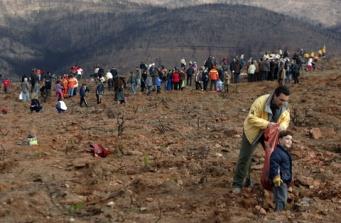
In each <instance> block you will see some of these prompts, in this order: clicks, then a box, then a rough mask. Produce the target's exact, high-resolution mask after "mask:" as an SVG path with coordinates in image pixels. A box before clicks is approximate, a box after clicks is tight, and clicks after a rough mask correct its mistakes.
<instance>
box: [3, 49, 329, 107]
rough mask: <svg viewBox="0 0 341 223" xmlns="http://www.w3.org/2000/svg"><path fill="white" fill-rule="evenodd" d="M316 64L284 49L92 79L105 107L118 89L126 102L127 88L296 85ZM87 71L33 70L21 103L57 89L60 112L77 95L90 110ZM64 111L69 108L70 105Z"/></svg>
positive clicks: (100, 72) (6, 85) (24, 81)
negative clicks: (110, 94)
mask: <svg viewBox="0 0 341 223" xmlns="http://www.w3.org/2000/svg"><path fill="white" fill-rule="evenodd" d="M320 53H321V55H320V54H319V56H323V55H324V53H325V49H324V51H322V50H321V52H320ZM309 55H310V54H309ZM314 56H315V55H314ZM316 60H317V58H315V57H311V56H309V57H307V53H305V52H304V51H303V50H298V51H297V52H295V53H294V54H293V55H289V52H288V51H287V50H284V51H282V50H279V51H278V52H276V53H265V54H263V55H262V56H261V57H260V58H258V59H256V58H249V59H248V60H246V59H245V57H244V55H243V54H242V55H239V56H235V57H234V58H232V60H231V61H229V60H228V59H227V58H223V59H222V60H220V61H217V59H216V58H215V57H213V56H209V57H208V58H207V59H206V61H205V62H204V63H203V65H202V66H199V65H198V64H197V62H195V61H189V62H188V63H187V61H186V60H185V59H181V60H180V63H179V66H174V67H172V68H167V67H165V66H163V65H156V64H155V63H151V64H145V63H141V64H139V65H138V66H136V68H135V70H134V71H132V72H130V73H129V74H128V75H121V74H119V72H118V70H117V69H115V68H111V69H109V70H108V71H105V69H104V68H102V67H101V66H99V65H97V66H95V68H94V70H93V72H91V75H90V78H91V80H93V82H95V83H96V89H95V91H94V92H95V94H96V99H97V104H100V103H102V98H103V95H104V92H105V89H106V90H107V91H114V92H115V94H114V95H115V96H114V100H115V101H117V102H118V103H119V104H124V103H125V101H126V100H125V89H127V86H129V88H130V93H131V94H132V95H136V94H137V92H138V91H140V92H142V93H145V94H146V95H150V94H151V93H152V92H156V94H159V93H161V91H179V90H183V89H184V88H190V89H196V90H201V91H208V90H210V91H217V92H228V91H229V85H230V84H231V83H234V84H238V83H240V82H241V79H243V78H244V79H246V80H247V81H248V82H256V81H277V82H278V83H279V85H280V86H285V85H288V84H290V83H291V82H292V81H293V83H294V84H296V83H299V76H300V72H301V70H302V67H303V65H304V64H305V68H304V69H305V70H306V71H312V70H313V69H314V68H315V61H316ZM83 72H84V70H83V68H82V67H81V66H79V65H73V66H72V67H71V68H70V70H69V72H68V74H63V75H60V76H56V75H53V74H52V73H50V72H44V71H43V70H42V69H36V68H35V69H32V72H31V73H30V74H29V75H26V74H25V75H23V76H22V78H21V84H20V86H21V91H20V95H19V99H20V100H22V101H24V102H27V101H30V100H31V101H32V100H33V99H35V101H36V100H39V99H40V98H41V99H42V100H43V101H44V102H46V100H47V98H48V97H49V96H51V92H52V90H53V87H54V91H55V95H56V101H57V105H56V109H57V110H58V111H59V112H61V111H62V110H63V109H60V104H63V105H65V102H64V100H65V99H66V98H71V97H74V96H76V95H77V93H79V98H80V99H79V100H80V102H79V105H80V106H88V102H87V99H86V98H87V94H88V92H89V87H88V86H87V83H86V81H85V79H84V77H83ZM80 82H82V83H81V84H80ZM2 85H3V91H4V92H5V93H6V92H8V90H9V89H10V85H11V81H10V80H9V79H8V78H3V80H2ZM53 85H54V86H53ZM57 107H58V108H57ZM62 107H63V108H65V107H66V105H65V106H62ZM40 110H41V109H40ZM64 110H65V109H64Z"/></svg>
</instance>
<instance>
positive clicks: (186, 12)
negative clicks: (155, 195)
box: [0, 0, 341, 75]
mask: <svg viewBox="0 0 341 223" xmlns="http://www.w3.org/2000/svg"><path fill="white" fill-rule="evenodd" d="M6 1H7V0H6ZM22 1H24V0H22ZM22 1H14V3H18V2H22ZM25 1H27V2H30V0H25ZM62 1H64V0H61V2H62ZM1 2H2V3H3V2H4V1H1ZM31 2H38V3H39V4H38V3H37V4H38V6H39V5H40V6H42V5H44V4H47V5H48V1H44V0H39V1H35V0H31ZM50 2H53V1H50ZM61 2H59V5H58V4H56V5H53V7H50V8H49V7H45V8H44V7H40V6H39V7H40V8H39V7H38V6H37V5H33V6H30V7H31V9H30V11H29V12H25V13H24V12H23V13H21V14H20V16H13V12H12V16H10V15H11V13H10V12H9V9H8V10H7V12H6V13H3V14H2V15H3V16H4V17H5V19H3V20H2V21H3V23H2V24H3V25H0V33H1V35H0V69H1V70H0V72H1V73H14V74H18V75H20V74H21V73H23V72H29V70H30V69H31V68H32V67H34V66H35V67H37V66H38V67H42V68H44V69H47V70H50V71H53V72H55V71H57V72H61V71H63V70H65V69H67V67H69V66H71V65H73V64H75V63H78V64H82V65H83V66H84V67H85V68H86V69H87V70H92V66H93V65H94V64H97V63H100V64H102V66H105V67H107V68H108V67H110V66H116V67H118V68H119V69H120V70H122V71H128V70H129V69H132V68H133V67H134V66H135V65H137V64H139V63H140V62H141V61H144V62H157V63H162V64H165V65H167V66H174V65H176V64H177V63H178V62H179V58H181V57H185V58H191V59H195V60H197V61H198V62H199V63H202V62H203V60H204V59H205V58H206V57H207V56H208V55H216V56H218V57H222V56H231V55H234V54H236V53H245V54H246V55H259V52H260V51H264V50H274V49H278V48H289V49H290V50H294V49H297V48H300V47H302V48H306V49H318V48H319V47H321V46H322V45H323V44H326V45H327V48H328V49H330V51H329V52H332V53H340V52H341V50H340V47H341V44H340V41H341V37H340V35H339V34H338V33H337V32H335V30H328V29H324V28H321V27H320V26H316V25H311V24H308V23H305V22H303V21H300V20H298V19H295V18H291V17H288V16H284V15H281V14H277V13H274V12H271V11H268V10H265V9H262V8H258V7H250V6H243V5H226V4H210V5H197V6H189V7H186V8H165V7H154V6H150V5H145V4H138V3H136V2H129V4H128V3H122V2H123V1H102V0H99V1H90V0H89V1H86V2H87V3H86V4H85V3H83V1H74V2H70V1H66V0H65V2H68V3H65V4H61ZM96 2H98V3H96ZM102 2H106V3H103V5H102ZM14 3H13V4H14ZM51 4H52V3H51ZM84 4H85V5H84ZM0 6H1V5H0ZM19 6H20V5H17V7H19ZM18 13H19V12H18ZM5 15H6V16H5Z"/></svg>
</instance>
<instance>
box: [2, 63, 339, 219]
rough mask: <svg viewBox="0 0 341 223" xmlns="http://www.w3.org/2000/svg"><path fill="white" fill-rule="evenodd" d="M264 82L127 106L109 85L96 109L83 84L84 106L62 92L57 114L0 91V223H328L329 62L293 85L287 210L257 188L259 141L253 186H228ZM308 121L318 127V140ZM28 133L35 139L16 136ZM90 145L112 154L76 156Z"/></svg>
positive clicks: (333, 202)
mask: <svg viewBox="0 0 341 223" xmlns="http://www.w3.org/2000/svg"><path fill="white" fill-rule="evenodd" d="M334 67H335V66H334ZM274 87H275V83H270V82H264V83H253V84H245V83H243V84H241V85H240V86H239V87H238V92H237V91H236V89H235V88H233V89H232V90H231V91H232V92H231V94H230V95H228V96H227V97H226V96H221V95H219V94H216V93H214V92H208V93H203V92H198V91H191V90H188V89H187V90H185V91H184V92H171V93H165V92H163V93H162V94H160V95H158V96H156V95H153V96H151V97H147V96H145V95H138V96H135V97H132V96H129V97H128V103H127V104H126V105H125V106H118V105H117V104H115V103H113V101H112V98H113V96H112V94H111V93H109V92H106V95H105V97H104V104H102V105H100V106H97V105H96V104H95V98H94V95H93V94H94V91H93V90H92V92H91V94H90V99H89V101H90V107H89V108H80V107H79V106H78V97H77V98H73V99H68V100H67V101H66V103H67V105H68V107H69V111H68V112H67V113H65V114H57V113H56V111H55V110H54V98H51V99H50V101H48V103H46V104H44V112H42V113H33V114H31V113H30V112H29V111H28V108H27V105H25V104H23V103H20V102H18V101H16V100H15V99H14V98H16V95H17V92H16V93H11V94H9V95H4V94H3V93H1V94H0V101H1V105H0V106H1V108H5V109H7V110H8V113H7V114H1V115H0V120H1V121H0V129H1V132H0V139H1V145H2V146H1V147H0V179H1V180H0V204H1V205H0V222H8V223H11V222H69V221H70V222H167V223H173V222H174V223H178V222H256V221H257V222H280V221H282V222H338V219H340V217H341V215H340V213H341V212H340V207H341V206H340V203H341V196H340V195H341V179H340V177H341V175H340V167H341V164H340V147H341V145H340V144H341V141H340V139H341V133H340V127H341V115H340V114H341V100H340V99H341V98H340V97H341V90H340V89H341V78H340V75H339V74H338V71H337V70H335V69H333V68H332V67H330V66H329V68H328V69H325V70H324V71H318V72H316V73H314V74H309V75H305V76H304V77H303V78H302V83H301V84H299V85H295V86H292V87H291V91H292V97H291V99H290V104H291V113H292V117H293V118H292V120H293V121H292V123H291V126H290V129H291V130H292V131H293V132H294V133H295V136H294V138H295V148H294V149H293V152H292V153H293V158H294V161H293V162H294V178H295V181H294V184H293V192H292V193H290V200H291V202H290V205H289V206H290V207H289V210H288V211H286V212H283V213H282V214H280V215H276V214H275V213H274V212H273V211H272V210H273V209H272V207H271V205H272V202H271V198H270V196H269V193H267V192H265V193H264V192H263V190H262V189H261V186H260V185H259V174H260V171H261V167H262V149H261V148H260V147H259V148H258V149H257V153H256V155H255V158H254V159H253V168H254V170H253V178H254V180H255V182H256V185H255V187H254V189H253V190H248V189H246V190H245V192H244V193H243V195H241V196H234V195H233V194H232V193H231V189H232V188H231V181H232V175H233V169H234V166H235V162H236V160H237V156H238V153H239V149H238V146H239V143H240V136H241V133H242V122H243V120H244V118H245V117H246V115H247V111H248V108H249V106H250V104H251V103H252V101H253V100H254V99H255V98H256V97H257V96H259V95H262V94H264V93H268V92H270V91H271V90H272V89H273V88H274ZM92 89H94V87H92ZM122 116H123V117H124V125H123V126H124V130H123V134H122V136H120V137H118V136H117V132H118V125H117V118H118V117H122ZM311 128H319V129H320V130H321V137H320V138H319V139H312V138H311V136H310V134H309V130H310V129H311ZM29 133H34V134H36V135H37V137H38V141H39V145H38V146H32V147H30V146H27V145H25V144H24V143H23V142H24V140H25V138H26V137H27V135H28V134H29ZM89 143H102V144H103V145H105V146H106V147H108V148H110V149H111V151H112V154H111V155H109V156H108V157H106V158H95V157H93V156H92V155H91V154H89V153H86V152H84V151H85V149H86V148H89ZM257 205H258V206H260V207H257ZM260 208H263V209H264V210H265V211H266V214H264V213H263V214H262V213H261V212H263V210H262V209H261V210H260Z"/></svg>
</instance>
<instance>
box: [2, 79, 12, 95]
mask: <svg viewBox="0 0 341 223" xmlns="http://www.w3.org/2000/svg"><path fill="white" fill-rule="evenodd" d="M2 85H3V88H4V92H5V93H8V90H9V87H10V85H11V81H10V80H9V79H7V78H6V79H4V80H3V81H2Z"/></svg>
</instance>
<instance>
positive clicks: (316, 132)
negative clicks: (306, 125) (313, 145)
mask: <svg viewBox="0 0 341 223" xmlns="http://www.w3.org/2000/svg"><path fill="white" fill-rule="evenodd" d="M309 134H310V137H311V138H313V139H319V138H321V137H322V134H321V130H320V129H319V128H312V129H310V131H309Z"/></svg>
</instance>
